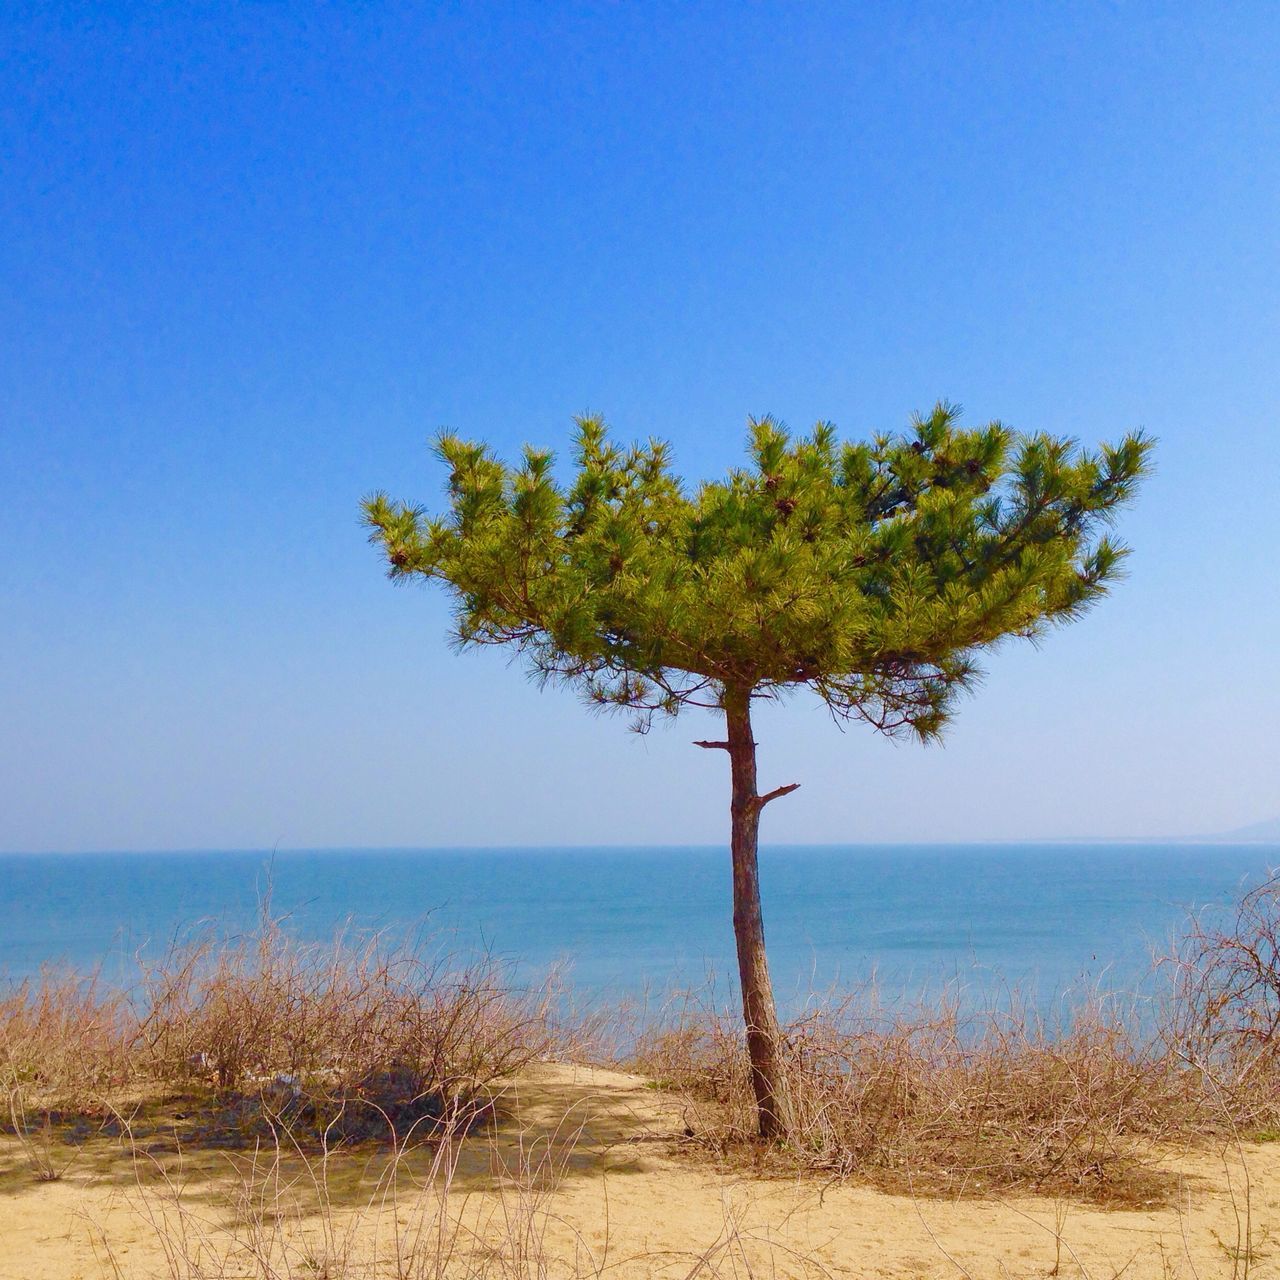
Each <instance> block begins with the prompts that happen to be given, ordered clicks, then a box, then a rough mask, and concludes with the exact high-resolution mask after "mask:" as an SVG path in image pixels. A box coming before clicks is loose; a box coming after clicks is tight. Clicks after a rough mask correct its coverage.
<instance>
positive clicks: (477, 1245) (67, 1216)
mask: <svg viewBox="0 0 1280 1280" xmlns="http://www.w3.org/2000/svg"><path fill="white" fill-rule="evenodd" d="M510 1103H511V1109H512V1112H513V1116H512V1119H510V1120H508V1121H504V1122H503V1123H502V1125H500V1126H499V1129H498V1131H497V1133H496V1134H495V1135H493V1137H492V1138H487V1137H483V1138H473V1139H471V1140H470V1141H469V1142H468V1143H467V1144H465V1146H464V1148H463V1153H462V1156H461V1158H460V1161H459V1164H458V1167H457V1171H456V1175H455V1178H454V1181H453V1189H452V1193H451V1194H452V1198H451V1200H450V1201H449V1205H448V1212H449V1214H450V1216H451V1221H454V1222H460V1223H462V1224H463V1227H464V1230H463V1231H461V1232H459V1234H458V1235H457V1236H456V1238H455V1239H456V1251H455V1253H454V1255H453V1258H452V1261H451V1264H450V1266H449V1267H448V1273H449V1274H450V1275H470V1274H473V1273H475V1271H476V1269H477V1268H478V1267H480V1266H481V1265H487V1266H488V1267H489V1268H490V1270H489V1271H488V1272H486V1273H485V1274H487V1275H490V1276H494V1277H502V1280H507V1278H508V1277H516V1276H526V1275H527V1276H530V1277H532V1276H535V1275H538V1274H539V1272H540V1271H541V1272H543V1273H544V1274H547V1273H549V1275H550V1276H551V1277H557V1276H561V1275H568V1274H571V1273H572V1272H573V1270H574V1268H575V1266H576V1268H577V1270H578V1271H579V1272H581V1273H583V1274H592V1275H594V1274H597V1273H603V1274H604V1275H607V1276H617V1277H620V1278H621V1280H627V1278H630V1277H642V1276H645V1277H647V1276H664V1277H685V1276H689V1275H690V1274H691V1273H693V1272H694V1271H697V1274H698V1275H699V1276H700V1277H709V1276H715V1275H719V1276H725V1277H728V1276H734V1277H746V1276H747V1275H754V1276H817V1275H821V1274H824V1273H826V1274H830V1275H834V1276H848V1277H858V1278H859V1280H862V1278H867V1277H929V1278H933V1277H944V1276H960V1275H964V1274H968V1275H971V1276H972V1277H973V1278H974V1280H988V1277H991V1278H993V1280H994V1278H997V1277H999V1278H1000V1280H1006V1278H1009V1277H1012V1278H1013V1280H1022V1278H1023V1277H1044V1276H1050V1275H1053V1274H1055V1271H1054V1268H1055V1265H1056V1267H1057V1271H1056V1274H1057V1275H1060V1276H1080V1275H1081V1274H1087V1275H1089V1276H1092V1277H1093V1280H1114V1278H1115V1277H1118V1276H1119V1275H1121V1274H1123V1275H1124V1276H1125V1277H1127V1278H1128V1280H1157V1278H1158V1280H1172V1278H1173V1277H1182V1278H1184V1280H1195V1277H1199V1280H1218V1278H1219V1277H1222V1278H1226V1277H1232V1276H1233V1275H1234V1276H1235V1277H1236V1278H1237V1280H1242V1278H1243V1274H1244V1273H1243V1268H1242V1267H1239V1266H1237V1265H1236V1262H1235V1260H1234V1259H1233V1256H1232V1254H1233V1252H1234V1250H1235V1248H1236V1246H1237V1241H1240V1242H1241V1243H1243V1240H1242V1238H1241V1236H1240V1234H1239V1229H1238V1227H1237V1218H1236V1213H1235V1211H1234V1210H1233V1207H1232V1202H1231V1194H1230V1191H1229V1188H1228V1179H1229V1178H1230V1180H1231V1182H1232V1183H1233V1184H1234V1187H1235V1194H1236V1197H1237V1204H1238V1205H1240V1206H1241V1207H1243V1188H1244V1183H1245V1176H1244V1169H1243V1168H1242V1165H1241V1161H1240V1155H1239V1153H1237V1154H1234V1155H1232V1156H1230V1157H1229V1158H1227V1159H1225V1160H1224V1159H1218V1158H1215V1157H1213V1156H1211V1155H1197V1156H1195V1157H1193V1158H1190V1159H1187V1160H1185V1161H1183V1162H1181V1164H1180V1165H1179V1168H1180V1169H1181V1170H1182V1171H1183V1172H1185V1174H1186V1177H1187V1184H1186V1198H1185V1199H1186V1202H1185V1204H1184V1206H1183V1212H1182V1213H1181V1214H1179V1213H1178V1212H1175V1211H1173V1210H1171V1209H1160V1210H1153V1211H1149V1212H1135V1211H1105V1210H1099V1209H1096V1208H1091V1207H1088V1206H1084V1205H1080V1204H1069V1205H1065V1204H1063V1203H1055V1202H1053V1201H1049V1200H1043V1199H1036V1198H1033V1197H1019V1198H1016V1199H1010V1200H1008V1201H1002V1202H997V1201H972V1200H968V1201H960V1202H955V1201H946V1200H925V1199H921V1200H917V1201H913V1200H912V1199H910V1198H908V1197H903V1196H890V1195H885V1194H882V1193H880V1192H876V1191H873V1190H870V1189H868V1188H865V1187H859V1186H852V1185H846V1186H831V1187H828V1188H826V1189H825V1190H822V1189H821V1188H819V1187H817V1186H815V1185H814V1184H813V1183H811V1182H807V1183H800V1184H797V1183H791V1182H781V1181H762V1180H757V1179H752V1178H742V1177H729V1176H725V1175H721V1174H718V1173H716V1172H715V1171H714V1170H712V1169H710V1168H708V1167H704V1166H699V1165H697V1164H694V1163H693V1162H691V1161H690V1160H688V1159H687V1158H684V1157H681V1156H680V1155H679V1154H678V1153H677V1152H676V1151H675V1149H674V1146H673V1143H672V1141H671V1140H672V1137H673V1136H674V1135H675V1134H678V1133H679V1132H680V1129H681V1128H682V1122H681V1119H680V1117H679V1115H678V1114H676V1113H675V1112H674V1111H673V1109H672V1107H671V1105H670V1104H669V1103H668V1102H666V1101H665V1100H664V1099H662V1098H661V1097H660V1096H659V1095H657V1094H655V1093H654V1092H653V1091H652V1090H651V1089H650V1088H648V1087H647V1086H646V1084H645V1082H644V1081H643V1080H642V1079H640V1078H639V1077H635V1076H628V1075H622V1074H619V1073H616V1072H609V1071H600V1070H595V1069H589V1068H574V1067H566V1066H544V1067H540V1068H538V1069H536V1070H534V1071H532V1072H530V1073H528V1074H527V1075H526V1076H524V1077H523V1078H521V1079H520V1080H519V1081H517V1082H516V1084H515V1085H514V1086H513V1088H512V1096H511V1099H510ZM1243 1155H1244V1158H1245V1163H1246V1165H1247V1171H1248V1179H1249V1182H1250V1184H1251V1194H1250V1208H1251V1214H1252V1233H1253V1236H1252V1238H1253V1250H1252V1254H1251V1259H1250V1261H1251V1270H1250V1271H1249V1275H1251V1276H1252V1277H1254V1280H1267V1278H1268V1277H1280V1144H1269V1145H1267V1146H1262V1147H1250V1148H1247V1149H1246V1150H1245V1151H1244V1152H1243ZM522 1166H523V1167H525V1168H526V1169H532V1170H534V1174H533V1176H532V1177H525V1178H523V1179H522V1178H520V1177H518V1176H515V1177H513V1176H504V1175H510V1174H512V1173H513V1172H514V1173H518V1171H519V1169H520V1168H521V1167H522ZM227 1171H228V1163H227V1158H226V1157H218V1156H213V1155H207V1154H202V1155H200V1156H199V1157H197V1158H193V1159H188V1160H187V1161H186V1162H185V1163H184V1165H183V1167H182V1178H183V1179H184V1186H185V1188H186V1191H185V1197H186V1199H185V1201H184V1202H186V1203H189V1204H191V1205H193V1206H194V1211H195V1212H198V1213H199V1215H200V1217H201V1219H202V1220H204V1221H207V1222H210V1223H213V1224H215V1225H216V1226H218V1227H220V1228H222V1227H225V1225H226V1224H228V1223H232V1222H240V1223H241V1226H242V1230H243V1223H244V1221H246V1214H245V1206H244V1204H240V1205H238V1206H237V1205H235V1204H234V1203H233V1197H231V1196H230V1195H229V1189H230V1188H232V1187H233V1186H234V1179H231V1178H229V1176H228V1172H227ZM378 1172H379V1168H378V1165H377V1164H376V1163H374V1164H370V1163H369V1162H367V1161H366V1160H364V1159H350V1158H344V1160H343V1162H342V1164H341V1165H340V1166H338V1167H335V1171H334V1177H333V1178H332V1179H331V1184H330V1191H331V1195H332V1197H333V1203H334V1205H335V1209H334V1212H333V1214H332V1216H331V1218H330V1222H331V1224H332V1226H333V1230H332V1231H331V1233H330V1236H329V1238H328V1240H327V1241H326V1239H325V1237H324V1232H323V1229H322V1225H321V1224H322V1220H321V1219H320V1218H318V1217H313V1218H312V1219H310V1220H309V1225H307V1224H304V1229H303V1235H304V1236H308V1238H309V1242H308V1243H307V1245H306V1248H305V1249H304V1248H303V1247H302V1246H301V1245H299V1246H298V1249H297V1252H296V1254H295V1256H294V1258H293V1260H292V1265H291V1266H290V1267H289V1268H288V1269H284V1270H281V1271H280V1272H279V1274H280V1275H281V1276H285V1277H292V1276H298V1277H302V1276H307V1275H309V1276H312V1277H314V1276H315V1275H316V1274H317V1270H316V1267H317V1263H316V1262H315V1261H314V1258H315V1257H318V1256H319V1255H320V1254H321V1253H323V1252H324V1250H325V1249H327V1250H328V1256H329V1257H330V1258H331V1259H332V1258H336V1257H337V1256H338V1255H339V1254H341V1253H343V1252H344V1251H345V1252H346V1254H347V1255H349V1262H348V1270H347V1272H346V1273H343V1274H345V1275H347V1276H359V1275H361V1274H363V1270H362V1267H361V1265H360V1264H359V1261H358V1260H359V1259H362V1258H368V1257H369V1256H370V1255H371V1253H373V1252H376V1253H377V1254H378V1255H379V1256H382V1257H386V1256H387V1255H388V1254H389V1252H390V1251H391V1250H392V1248H393V1246H394V1241H395V1239H396V1237H397V1235H398V1236H399V1238H400V1239H401V1240H402V1241H403V1240H404V1239H406V1238H407V1237H408V1236H409V1234H410V1233H411V1232H412V1230H413V1227H414V1222H415V1212H416V1211H417V1210H416V1209H415V1204H416V1203H417V1202H418V1200H419V1197H415V1196H413V1195H410V1194H408V1193H406V1194H402V1195H401V1197H400V1199H399V1201H398V1202H397V1203H395V1204H392V1203H390V1202H389V1201H388V1200H387V1199H385V1198H383V1199H381V1200H380V1201H379V1205H380V1208H379V1210H378V1212H376V1213H370V1212H368V1206H369V1203H370V1196H371V1194H372V1192H371V1188H373V1187H374V1186H375V1184H376V1175H377V1173H378ZM521 1187H523V1188H524V1190H523V1191H522V1190H521ZM299 1194H304V1195H306V1196H309V1195H310V1194H311V1188H310V1187H309V1186H303V1188H302V1191H301V1192H300V1193H299ZM147 1203H151V1204H152V1205H153V1207H154V1206H155V1204H156V1203H157V1202H156V1201H155V1200H154V1199H152V1200H147V1198H146V1197H145V1196H144V1195H143V1194H142V1193H141V1192H139V1190H138V1188H137V1186H136V1184H135V1182H134V1178H133V1173H132V1169H131V1166H130V1162H129V1161H128V1160H127V1159H126V1158H122V1156H121V1154H120V1152H119V1151H118V1150H116V1149H107V1148H103V1149H101V1150H95V1151H91V1152H90V1153H88V1154H87V1155H86V1157H85V1158H84V1160H83V1161H82V1162H81V1163H79V1164H77V1165H76V1166H74V1167H73V1168H72V1169H71V1170H70V1171H69V1172H68V1173H67V1175H66V1176H65V1177H64V1178H63V1179H62V1180H61V1181H59V1182H55V1183H37V1182H35V1181H34V1180H33V1179H32V1178H31V1176H30V1173H29V1172H28V1171H27V1170H26V1168H25V1167H24V1166H23V1165H22V1164H21V1163H20V1153H19V1152H18V1151H17V1150H16V1148H15V1144H14V1143H13V1142H12V1140H5V1142H4V1144H3V1145H0V1278H3V1280H43V1278H44V1277H49V1278H51V1280H99V1277H102V1276H109V1275H112V1271H111V1270H110V1267H109V1266H108V1265H107V1263H106V1260H105V1258H104V1256H103V1253H102V1249H101V1246H100V1245H99V1246H98V1248H97V1249H96V1250H95V1246H94V1236H95V1235H96V1234H97V1233H99V1232H101V1233H104V1234H105V1236H106V1237H107V1238H108V1239H109V1240H110V1241H111V1246H112V1251H113V1252H114V1255H115V1258H116V1261H117V1263H118V1264H119V1266H120V1267H121V1269H122V1272H123V1274H124V1275H126V1276H128V1277H137V1278H139V1280H141V1277H144V1276H152V1275H156V1276H168V1275H171V1274H173V1275H178V1274H183V1273H181V1272H173V1271H169V1270H166V1269H165V1264H164V1257H163V1254H162V1252H161V1249H160V1245H159V1242H158V1239H157V1236H156V1233H155V1232H154V1230H153V1229H152V1228H151V1226H150V1225H149V1224H148V1223H147V1222H146V1220H145V1219H144V1218H142V1217H140V1216H139V1213H138V1209H139V1207H140V1206H145V1204H147ZM422 1203H426V1201H422ZM431 1203H432V1204H433V1205H436V1206H437V1207H438V1201H437V1200H434V1199H432V1200H431ZM1064 1214H1065V1217H1064V1216H1063V1215H1064ZM1273 1230H1274V1232H1275V1237H1276V1238H1275V1239H1274V1240H1272V1238H1271V1232H1272V1231H1273ZM513 1233H514V1235H516V1236H518V1237H519V1240H520V1241H521V1242H522V1243H520V1244H519V1245H518V1246H513V1245H512V1243H511V1242H510V1240H508V1242H507V1243H506V1244H505V1245H501V1246H500V1247H496V1251H495V1249H490V1248H489V1247H488V1246H487V1245H486V1244H485V1243H484V1241H485V1240H489V1241H491V1242H492V1243H493V1245H494V1246H498V1237H499V1236H500V1235H503V1234H505V1235H507V1236H511V1235H512V1234H513ZM1059 1234H1061V1237H1062V1244H1061V1245H1059V1243H1058V1239H1057V1237H1058V1235H1059ZM227 1239H229V1237H226V1236H225V1235H224V1236H223V1240H224V1242H225V1240H227ZM222 1247H225V1244H224V1246H222ZM307 1250H310V1251H311V1253H312V1254H313V1261H312V1263H311V1264H310V1269H309V1270H308V1268H307V1266H306V1265H304V1264H303V1262H302V1261H301V1257H302V1254H303V1253H304V1252H306V1251H307ZM521 1250H522V1251H523V1254H524V1256H523V1258H517V1257H513V1256H512V1254H513V1252H520V1251H521ZM500 1255H502V1256H500ZM948 1255H950V1257H949V1258H948ZM700 1257H701V1258H702V1259H703V1262H702V1265H701V1266H700V1267H699V1265H698V1260H699V1258H700ZM575 1259H576V1262H575V1261H574V1260H575ZM1082 1267H1083V1268H1084V1270H1083V1272H1082V1270H1081V1268H1082ZM212 1274H217V1272H216V1271H213V1272H212ZM237 1274H239V1273H237ZM248 1274H252V1272H249V1273H248ZM320 1274H323V1272H320ZM184 1280H186V1276H185V1275H184ZM332 1280H339V1276H338V1274H334V1275H333V1277H332Z"/></svg>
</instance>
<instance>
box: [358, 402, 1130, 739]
mask: <svg viewBox="0 0 1280 1280" xmlns="http://www.w3.org/2000/svg"><path fill="white" fill-rule="evenodd" d="M436 448H437V452H438V453H439V455H440V457H441V458H442V459H443V460H444V462H445V463H446V464H447V466H448V468H449V484H448V498H449V506H448V511H447V513H445V514H443V515H439V516H431V515H428V514H427V513H426V512H425V511H424V510H423V509H422V508H420V507H417V506H411V505H407V504H404V503H399V502H393V501H391V500H390V499H388V498H387V497H386V495H383V494H377V495H374V496H373V497H371V498H369V499H367V500H366V501H365V503H364V512H365V518H366V520H367V522H368V524H369V526H370V528H371V537H372V540H373V541H375V542H376V543H377V544H380V546H381V547H382V548H383V549H384V551H385V554H386V556H387V560H388V563H389V566H390V573H391V576H392V577H394V578H411V577H419V576H425V577H427V578H438V579H441V580H442V581H444V582H445V583H447V584H448V585H449V586H450V587H451V588H452V590H453V592H454V595H455V601H456V624H457V633H456V634H457V639H458V640H459V641H460V642H461V643H462V644H464V645H473V644H506V645H513V646H515V647H516V648H517V649H518V650H519V651H520V652H521V653H522V654H523V655H525V656H526V657H527V658H528V659H529V660H530V662H531V664H532V667H533V669H534V670H535V671H536V672H537V673H539V674H540V675H542V676H544V677H547V678H550V679H556V680H563V681H566V682H568V683H570V684H573V685H574V686H576V687H577V688H578V689H579V690H580V691H581V692H582V693H583V694H584V695H585V696H586V697H587V698H588V699H589V700H590V701H591V702H592V703H594V704H596V705H598V706H602V707H611V708H619V709H624V710H628V711H631V712H634V713H637V716H638V721H639V723H640V725H641V726H642V727H643V726H645V725H647V723H648V722H649V719H650V718H651V717H652V716H653V715H654V714H663V713H665V714H668V715H674V714H676V713H677V712H679V711H680V710H681V708H682V707H684V706H686V705H690V704H694V705H702V706H708V707H719V706H721V705H722V698H723V693H724V691H725V690H744V691H750V692H751V693H752V694H753V695H754V696H761V695H766V696H769V695H779V694H781V693H783V692H785V691H787V690H790V689H796V688H800V687H807V688H809V689H811V690H813V692H815V693H816V694H817V695H818V696H819V697H820V698H822V699H823V700H824V701H825V702H826V704H827V706H828V707H830V709H831V710H832V712H833V713H834V714H835V715H836V716H838V717H842V718H861V719H863V720H866V721H868V722H870V723H871V724H872V725H874V726H875V727H877V728H879V729H881V730H884V731H886V732H890V733H896V732H907V733H914V734H915V735H918V736H919V737H921V738H925V739H928V738H931V737H934V736H936V735H937V734H938V733H939V732H940V730H941V729H942V727H943V725H944V724H945V722H946V720H947V718H948V715H949V713H950V711H951V709H952V707H953V704H954V699H955V696H956V694H957V693H958V692H959V691H961V690H963V689H964V688H966V687H967V686H968V685H969V684H970V683H971V682H972V681H973V679H974V677H975V675H976V674H977V667H976V665H975V662H976V656H977V654H978V652H979V651H980V650H982V649H983V648H985V647H988V646H991V645H993V644H995V643H996V642H998V641H999V640H1001V639H1002V638H1004V637H1008V636H1021V637H1027V638H1034V637H1036V636H1037V635H1039V634H1040V633H1041V632H1042V631H1043V630H1044V629H1045V628H1046V627H1047V626H1048V625H1050V624H1052V623H1054V622H1059V621H1066V620H1070V619H1073V618H1075V617H1076V616H1078V615H1079V614H1080V613H1081V612H1082V611H1083V610H1085V609H1086V608H1087V607H1088V606H1089V605H1090V604H1092V603H1093V602H1094V601H1096V600H1097V599H1098V598H1099V596H1101V595H1102V594H1104V593H1105V592H1106V590H1107V586H1108V583H1109V582H1110V581H1111V580H1112V579H1113V578H1114V577H1115V576H1116V574H1117V571H1118V569H1119V568H1120V566H1121V562H1122V560H1123V558H1124V555H1125V554H1126V552H1125V549H1124V548H1123V547H1121V546H1120V545H1118V544H1117V543H1116V542H1115V541H1114V540H1113V539H1112V538H1111V537H1110V536H1109V535H1108V532H1107V525H1108V523H1109V521H1110V518H1111V516H1112V514H1113V512H1114V511H1115V509H1116V508H1117V507H1118V506H1119V505H1120V504H1122V503H1123V502H1124V501H1125V500H1126V499H1127V498H1129V497H1130V496H1131V494H1132V492H1133V490H1134V487H1135V485H1136V483H1137V481H1138V479H1139V478H1140V477H1141V475H1142V474H1143V472H1144V470H1145V469H1146V468H1147V465H1148V460H1149V454H1150V450H1151V441H1150V440H1149V439H1147V438H1145V437H1144V436H1143V435H1142V434H1141V433H1137V434H1133V435H1129V436H1127V437H1125V438H1124V439H1123V440H1121V441H1120V443H1118V444H1116V445H1106V444H1104V445H1102V446H1100V447H1099V448H1098V449H1097V450H1096V451H1094V450H1088V449H1085V448H1082V447H1081V446H1080V445H1078V444H1077V443H1076V442H1074V441H1072V440H1070V439H1062V438H1055V437H1052V436H1049V435H1044V434H1035V435H1020V434H1018V433H1015V432H1014V431H1011V430H1010V429H1009V428H1007V427H1005V426H1003V425H1002V424H1001V423H999V422H991V423H989V424H987V425H986V426H982V427H979V428H976V429H963V428H961V427H960V426H959V411H958V410H957V409H956V408H955V407H953V406H951V405H949V404H946V403H940V404H938V405H937V406H936V407H935V408H934V410H933V411H932V412H931V413H930V414H929V415H928V416H927V417H921V416H917V417H916V418H914V419H913V420H912V422H911V424H910V426H909V428H908V429H907V430H906V431H905V432H900V433H896V434H886V435H877V436H875V437H873V438H872V439H871V440H869V441H866V442H857V443H842V442H840V441H838V439H837V436H836V431H835V428H834V427H833V426H832V425H831V424H830V423H825V422H823V423H819V424H818V425H817V426H815V427H814V428H813V429H812V431H810V432H809V433H808V434H807V435H803V436H799V437H793V436H792V435H791V434H789V433H788V431H787V429H786V428H785V427H784V426H783V425H782V424H781V423H779V422H777V421H775V420H774V419H773V418H768V417H766V418H761V419H753V420H751V422H750V450H749V456H750V462H749V465H747V466H744V467H742V468H740V469H736V470H733V471H731V472H730V473H729V475H728V476H727V478H726V479H724V480H722V481H708V482H704V483H702V484H699V485H697V486H696V487H690V486H686V485H685V484H684V483H683V482H682V481H681V479H680V478H679V477H678V476H677V475H676V474H675V473H674V471H673V470H672V466H671V458H670V451H669V448H668V446H667V445H666V444H664V443H662V442H661V441H658V440H650V441H649V442H648V443H647V444H643V445H635V446H632V447H629V448H623V447H620V446H618V445H617V444H615V443H613V442H612V441H611V440H610V438H609V434H608V432H607V430H606V427H605V424H604V422H603V421H602V420H601V419H600V418H598V417H582V418H579V419H578V420H577V434H576V444H575V451H574V462H575V464H576V465H575V469H574V472H573V474H572V476H571V477H570V478H569V479H568V480H567V481H564V482H561V481H559V480H558V479H557V477H556V472H555V467H554V464H553V456H552V454H551V453H550V452H548V451H545V450H540V449H534V448H526V449H525V450H524V454H523V458H522V460H521V461H520V463H519V464H518V465H515V466H508V465H506V464H504V463H503V462H502V461H500V460H499V459H498V458H497V457H495V456H494V454H493V453H492V452H491V451H490V450H489V449H488V448H487V447H486V446H485V445H483V444H473V443H468V442H465V441H463V440H462V439H460V438H459V437H457V436H456V435H452V434H445V435H443V436H441V437H440V439H439V441H438V443H437V446H436Z"/></svg>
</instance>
